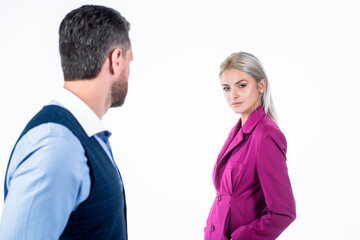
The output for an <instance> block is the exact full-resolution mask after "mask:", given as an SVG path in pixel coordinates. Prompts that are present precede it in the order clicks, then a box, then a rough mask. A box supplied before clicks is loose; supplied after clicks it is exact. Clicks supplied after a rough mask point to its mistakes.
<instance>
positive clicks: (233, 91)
mask: <svg viewBox="0 0 360 240" xmlns="http://www.w3.org/2000/svg"><path fill="white" fill-rule="evenodd" d="M230 97H231V99H236V98H238V97H239V94H238V92H237V91H236V90H233V89H232V90H231V92H230Z"/></svg>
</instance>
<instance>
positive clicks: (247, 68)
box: [219, 52, 277, 123]
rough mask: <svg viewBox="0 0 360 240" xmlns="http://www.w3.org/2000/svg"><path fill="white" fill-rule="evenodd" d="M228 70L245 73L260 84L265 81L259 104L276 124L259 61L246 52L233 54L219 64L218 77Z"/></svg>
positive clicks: (263, 72) (274, 113)
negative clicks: (262, 80)
mask: <svg viewBox="0 0 360 240" xmlns="http://www.w3.org/2000/svg"><path fill="white" fill-rule="evenodd" d="M228 69H237V70H240V71H243V72H246V73H248V74H250V75H251V76H252V77H253V78H254V79H255V80H256V81H257V82H260V81H261V79H263V78H265V79H266V88H265V92H264V93H263V94H262V95H261V104H262V106H263V107H264V110H265V113H266V114H267V115H268V116H269V117H270V118H271V119H272V120H274V122H276V123H277V115H276V111H275V107H274V103H273V100H272V97H271V92H270V86H269V80H268V78H267V76H266V73H265V70H264V67H263V66H262V64H261V62H260V61H259V59H257V58H256V57H255V56H254V55H252V54H250V53H247V52H238V53H233V54H231V55H230V56H229V57H227V58H226V59H225V60H224V61H223V62H222V63H221V64H220V73H219V77H221V74H222V73H223V72H224V71H226V70H228Z"/></svg>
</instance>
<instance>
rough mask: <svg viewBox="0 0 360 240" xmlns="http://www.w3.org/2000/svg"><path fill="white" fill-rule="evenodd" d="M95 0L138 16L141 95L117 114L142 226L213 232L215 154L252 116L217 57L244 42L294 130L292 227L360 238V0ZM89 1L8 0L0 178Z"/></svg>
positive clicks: (119, 152) (153, 233) (132, 83)
mask: <svg viewBox="0 0 360 240" xmlns="http://www.w3.org/2000/svg"><path fill="white" fill-rule="evenodd" d="M90 2H91V3H94V4H103V5H106V6H110V7H113V8H115V9H117V10H118V11H119V12H120V13H121V14H122V15H124V16H125V17H126V18H127V20H129V22H130V23H131V25H132V28H131V40H132V45H133V52H134V61H133V63H132V64H131V75H130V79H129V93H128V97H127V99H126V103H125V105H124V106H123V107H121V108H118V109H111V110H110V111H109V112H108V113H107V115H106V116H105V118H104V124H105V125H106V126H107V127H108V128H109V129H110V130H111V131H112V132H113V136H112V137H111V144H112V148H113V152H114V155H115V159H116V161H117V164H118V166H119V169H120V171H121V173H122V176H123V179H124V182H125V188H126V196H127V203H128V226H129V239H179V240H183V239H202V238H203V228H204V226H205V223H206V218H207V215H208V212H209V210H210V207H211V204H212V201H213V199H214V197H215V191H214V188H213V185H212V178H211V175H212V170H213V166H214V163H215V160H216V157H217V155H218V153H219V151H220V149H221V147H222V144H223V143H224V141H225V139H226V137H227V135H228V133H229V131H230V129H231V127H232V126H233V125H234V124H235V123H236V121H237V119H238V117H239V116H238V115H235V114H234V113H233V112H232V111H231V109H230V108H229V107H228V106H227V104H226V102H225V100H224V98H223V95H222V90H221V87H220V84H219V79H218V69H219V64H220V62H221V61H222V60H224V59H225V58H226V57H227V56H228V55H229V54H231V53H233V52H237V51H248V52H250V53H253V54H255V55H256V56H257V57H258V58H259V59H260V60H261V61H262V63H263V65H264V66H265V69H266V70H267V74H268V77H269V82H270V83H271V88H272V93H273V96H274V101H275V106H276V109H277V112H278V117H279V122H280V124H279V125H280V128H281V129H282V131H283V132H284V134H285V136H286V137H287V140H288V168H289V174H290V179H291V181H292V186H293V191H294V194H295V198H296V202H297V214H298V216H297V219H296V221H295V222H294V223H293V224H292V225H290V227H289V228H288V229H286V230H285V232H284V233H283V234H282V235H281V237H279V239H299V240H304V239H316V240H317V239H326V240H328V239H358V237H359V234H358V228H359V226H360V220H359V215H360V207H359V206H360V204H359V197H360V187H359V183H360V174H359V171H360V165H359V160H360V157H359V143H360V141H359V134H360V124H359V123H360V114H359V106H358V105H359V104H358V101H359V100H358V99H359V97H357V96H359V93H358V92H359V88H360V83H359V69H360V67H359V64H360V47H359V43H360V14H359V6H358V5H359V4H358V3H357V1H356V0H352V1H350V0H342V1H333V0H327V1H325V0H318V1H316V0H315V1H314V0H302V1H285V0H284V1H280V0H275V1H274V0H272V1H267V0H258V1H256V0H251V1H250V0H248V1H244V0H237V1H218V0H206V1H205V0H204V1H195V0H182V1H165V0H163V1H159V0H153V1H146V0H131V1H120V0H118V1H115V0H113V1H90ZM85 3H89V2H85V1H70V0H66V1H64V0H63V1H45V0H43V1H40V0H36V1H35V0H34V1H25V0H22V1H9V0H7V1H4V0H1V4H0V34H1V35H0V36H1V37H0V73H1V75H0V76H1V87H0V107H1V108H0V109H1V115H0V147H1V149H0V186H2V183H3V179H4V175H5V170H6V166H7V162H8V157H9V155H10V152H11V150H12V147H13V145H14V143H15V141H16V139H17V138H18V136H19V134H20V132H21V131H22V129H23V128H24V126H25V124H26V123H27V121H28V120H29V119H30V118H31V117H32V116H33V115H34V114H35V113H36V112H37V111H38V110H39V109H40V108H41V107H42V106H43V105H44V104H46V103H48V102H49V101H50V100H51V99H52V97H53V96H54V95H55V94H56V92H57V90H58V89H59V88H61V87H62V84H63V77H62V71H61V67H60V57H59V53H58V34H57V31H58V27H59V24H60V22H61V20H62V19H63V17H64V16H65V14H66V13H68V12H69V11H71V10H72V9H74V8H77V7H79V6H81V5H82V4H85ZM0 199H3V191H0ZM2 206H3V202H2V201H0V211H1V209H2Z"/></svg>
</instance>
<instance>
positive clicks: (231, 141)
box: [218, 105, 266, 161]
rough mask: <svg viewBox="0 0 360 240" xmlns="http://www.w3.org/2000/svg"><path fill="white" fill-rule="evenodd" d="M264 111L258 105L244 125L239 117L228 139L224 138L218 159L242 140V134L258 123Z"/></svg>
mask: <svg viewBox="0 0 360 240" xmlns="http://www.w3.org/2000/svg"><path fill="white" fill-rule="evenodd" d="M265 115H266V114H265V111H264V108H263V106H262V105H260V106H259V107H258V108H257V109H255V111H254V112H252V113H251V115H250V116H249V118H248V120H247V121H246V122H245V124H244V126H241V118H240V120H239V121H238V123H237V124H236V125H235V126H234V127H233V129H232V130H231V132H230V134H229V137H228V139H227V140H226V142H225V144H224V147H223V149H222V150H221V152H220V154H219V157H218V161H220V160H221V159H223V158H224V157H225V156H226V155H227V154H228V153H229V152H231V150H233V149H234V148H235V147H236V146H237V145H239V144H240V143H241V142H242V141H243V140H244V138H245V137H244V134H250V133H252V131H253V130H254V128H255V127H256V125H257V124H258V122H259V121H260V120H261V119H262V118H263V117H264V116H265Z"/></svg>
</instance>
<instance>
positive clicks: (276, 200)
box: [231, 129, 296, 240]
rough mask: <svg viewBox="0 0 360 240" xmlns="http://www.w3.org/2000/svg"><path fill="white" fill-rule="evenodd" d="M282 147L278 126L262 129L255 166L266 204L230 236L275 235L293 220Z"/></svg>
mask: <svg viewBox="0 0 360 240" xmlns="http://www.w3.org/2000/svg"><path fill="white" fill-rule="evenodd" d="M286 149H287V144H286V139H285V136H284V135H283V134H282V132H281V131H280V130H278V129H276V130H274V129H272V131H266V132H264V133H263V134H262V136H260V137H259V141H258V143H257V150H256V151H257V158H256V161H257V162H256V169H257V174H258V177H259V180H260V184H261V188H262V190H263V193H264V198H265V203H266V206H267V208H266V211H265V213H264V215H262V216H261V217H260V218H258V219H256V220H254V221H253V222H251V223H250V224H248V225H244V226H241V227H239V228H238V229H236V230H235V231H234V232H233V234H232V235H231V237H232V239H233V240H240V239H252V240H257V239H259V240H265V239H268V240H270V239H276V238H277V237H278V236H279V235H280V234H281V233H282V232H283V231H284V230H285V229H286V228H287V227H288V226H289V225H290V223H291V222H293V221H294V220H295V218H296V210H295V199H294V196H293V192H292V189H291V184H290V179H289V176H288V169H287V166H286Z"/></svg>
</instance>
